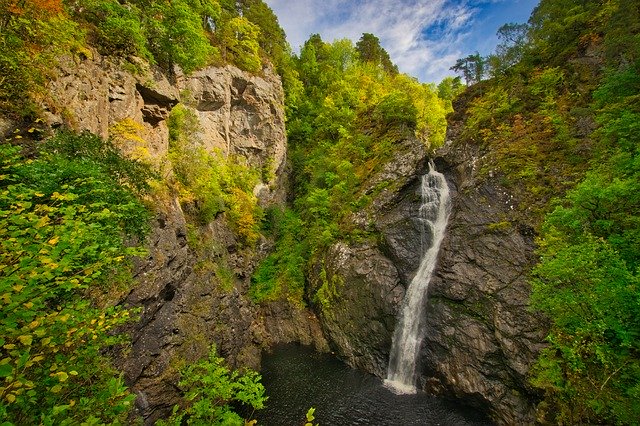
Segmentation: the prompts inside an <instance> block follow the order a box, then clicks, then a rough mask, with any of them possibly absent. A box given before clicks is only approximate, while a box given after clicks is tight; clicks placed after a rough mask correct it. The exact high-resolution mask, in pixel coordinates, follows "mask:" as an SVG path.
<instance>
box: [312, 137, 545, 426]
mask: <svg viewBox="0 0 640 426" xmlns="http://www.w3.org/2000/svg"><path fill="white" fill-rule="evenodd" d="M450 137H451V138H455V137H456V135H455V134H453V133H452V134H451V135H450ZM404 143H405V144H407V147H406V148H405V149H402V150H401V151H400V153H399V154H398V155H399V157H398V158H396V159H394V161H392V162H391V163H389V165H388V166H389V167H388V168H387V170H399V171H401V172H399V173H397V174H395V175H394V174H391V175H389V174H388V173H387V174H386V175H385V176H384V177H381V176H380V175H378V176H374V177H372V180H371V181H372V187H373V186H375V185H376V184H378V183H379V182H380V181H382V180H384V179H389V180H390V184H389V185H388V189H389V191H384V192H382V193H381V194H379V195H378V196H377V197H376V198H375V200H374V202H373V203H372V206H371V208H369V209H367V210H366V211H364V212H359V213H358V214H357V215H356V217H355V218H354V221H355V222H356V223H357V224H358V225H359V226H361V227H362V228H363V229H368V230H371V229H374V230H376V231H377V232H378V233H379V235H380V237H379V238H377V239H376V240H375V241H368V242H364V243H360V244H347V243H344V242H341V243H338V244H336V245H334V246H333V247H332V248H331V249H330V250H329V251H328V252H327V253H326V254H325V255H324V256H322V258H321V260H320V261H319V262H318V263H317V265H316V269H317V272H316V277H315V278H312V280H311V281H312V288H313V289H315V290H317V289H320V288H321V287H322V285H323V284H325V287H327V288H329V289H330V290H331V291H329V292H328V293H329V294H330V297H329V300H328V302H327V303H324V304H322V303H319V304H318V309H319V311H320V318H321V321H322V326H323V329H324V330H325V333H326V335H327V337H328V338H329V340H330V344H331V345H332V348H333V350H335V351H336V352H337V353H338V354H339V355H340V356H342V357H344V358H345V359H346V360H347V361H348V362H349V363H350V364H352V365H355V366H357V367H360V368H362V369H364V370H367V371H369V372H371V373H374V374H376V375H378V376H381V377H384V376H386V367H387V362H388V356H389V350H390V346H391V339H392V335H393V331H394V327H395V323H396V320H397V318H396V316H397V313H398V311H399V307H400V304H401V302H402V298H403V296H404V291H405V289H406V287H407V286H408V284H409V283H410V281H411V279H412V278H413V275H414V274H415V272H416V270H417V268H418V266H419V262H420V253H421V250H420V243H421V239H420V238H421V237H420V227H419V225H418V223H417V221H416V219H415V218H416V215H417V212H418V208H419V206H420V201H421V200H420V193H419V190H418V182H419V179H418V177H419V176H420V175H422V174H424V173H425V172H426V166H425V163H426V161H425V157H426V154H425V152H424V150H423V149H418V148H417V147H416V146H412V145H411V144H410V143H409V142H404ZM437 155H438V157H437V158H436V168H437V169H438V170H439V171H441V172H443V173H444V174H445V176H446V178H447V180H448V183H449V187H450V192H451V197H452V213H451V216H450V219H449V224H448V229H447V234H446V236H445V239H444V241H443V243H442V246H441V251H440V257H439V262H438V266H437V267H436V270H435V272H434V276H433V277H432V281H431V284H430V288H429V298H428V300H427V304H428V306H427V309H426V314H425V316H426V318H425V320H424V323H425V333H426V337H425V340H424V343H423V348H422V351H421V356H420V365H419V368H418V369H419V370H420V371H422V375H421V377H419V380H418V385H419V386H420V387H422V388H423V389H425V390H426V391H428V392H432V393H438V394H444V395H451V396H456V397H458V398H461V399H463V400H464V401H466V402H467V403H468V404H471V405H474V406H476V407H478V408H480V409H482V410H486V411H488V413H489V414H490V415H491V416H492V417H493V418H494V419H495V420H496V421H497V422H499V423H502V424H530V423H533V422H534V419H535V416H534V412H533V407H534V404H533V403H534V402H535V399H536V395H535V393H534V391H533V390H532V389H531V388H530V386H529V385H528V384H527V373H528V371H529V368H530V367H531V365H532V363H533V362H534V360H535V358H536V355H537V353H538V351H539V350H540V349H541V347H542V345H543V343H542V342H543V338H544V336H545V323H544V321H543V320H542V319H541V318H538V317H536V316H535V315H533V314H532V313H530V312H529V311H528V308H527V303H528V297H529V287H528V284H527V281H526V275H527V273H528V271H529V270H530V268H531V266H532V264H533V262H534V260H535V259H534V255H533V249H534V242H533V231H532V229H531V228H530V227H529V226H527V225H526V224H523V223H519V222H518V221H517V219H516V215H514V214H513V212H514V211H515V209H516V207H517V206H516V202H517V201H516V200H514V199H513V198H512V197H511V195H510V194H509V193H507V192H506V191H505V190H504V189H503V188H501V187H500V185H499V184H498V178H497V177H496V178H493V177H482V176H480V174H479V171H478V170H477V169H476V164H478V160H479V158H480V157H481V155H482V153H481V152H480V151H479V150H478V149H477V148H476V147H474V146H473V145H471V144H466V143H464V142H460V141H457V142H450V143H449V144H448V146H447V147H446V148H445V149H442V150H441V151H440V152H439V153H438V154H437ZM394 163H395V164H394ZM427 238H428V236H427Z"/></svg>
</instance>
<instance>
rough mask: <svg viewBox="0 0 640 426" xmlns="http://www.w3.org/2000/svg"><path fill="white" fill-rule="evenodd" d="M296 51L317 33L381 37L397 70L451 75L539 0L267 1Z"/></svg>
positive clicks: (430, 77) (433, 77) (328, 37)
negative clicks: (457, 64) (457, 65)
mask: <svg viewBox="0 0 640 426" xmlns="http://www.w3.org/2000/svg"><path fill="white" fill-rule="evenodd" d="M265 3H267V4H268V5H269V7H271V9H273V11H274V12H275V13H276V15H277V16H278V20H279V22H280V25H281V26H282V28H284V30H285V32H286V33H287V39H288V41H289V44H290V45H291V47H292V48H293V50H294V51H295V52H299V48H300V46H301V45H302V44H304V42H305V41H306V40H307V39H308V38H309V36H310V35H311V34H314V33H318V34H320V36H321V37H322V39H323V40H324V41H328V42H331V41H334V40H337V39H342V38H349V39H351V40H353V41H354V43H355V42H356V41H358V39H360V36H361V35H362V33H372V34H374V35H375V36H377V37H378V38H379V39H380V43H381V44H382V46H383V47H384V48H385V49H386V50H387V52H389V55H390V56H391V60H392V61H393V62H394V63H395V64H397V65H398V67H399V68H400V71H401V72H404V73H407V74H409V75H412V76H414V77H416V78H418V80H420V81H422V82H434V83H438V82H440V81H441V80H442V79H443V78H444V77H446V76H448V75H454V74H453V72H452V71H450V70H449V68H450V67H451V66H452V65H453V64H455V62H456V59H458V58H462V57H465V56H467V55H470V54H473V53H475V52H476V51H477V52H479V53H480V54H481V55H488V54H489V53H491V52H492V51H493V49H494V48H495V46H496V44H497V43H498V39H497V37H496V31H497V30H498V28H500V27H501V26H502V25H503V24H506V23H510V22H514V23H523V22H526V21H527V20H528V19H529V15H530V14H531V11H532V10H533V8H534V7H535V6H536V5H537V3H538V0H476V1H474V0H395V1H394V0H354V1H341V0H265Z"/></svg>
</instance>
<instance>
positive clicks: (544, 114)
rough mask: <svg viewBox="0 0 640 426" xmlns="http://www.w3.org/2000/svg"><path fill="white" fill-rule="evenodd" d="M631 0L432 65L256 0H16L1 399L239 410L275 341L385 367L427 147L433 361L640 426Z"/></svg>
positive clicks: (211, 414) (455, 393) (2, 234)
mask: <svg viewBox="0 0 640 426" xmlns="http://www.w3.org/2000/svg"><path fill="white" fill-rule="evenodd" d="M636 3H637V2H635V1H633V0H612V1H607V2H599V1H578V0H541V1H540V3H539V5H538V6H537V7H536V8H535V9H534V11H533V13H532V15H531V17H530V19H529V22H528V23H527V24H507V25H505V26H503V27H502V28H501V29H500V31H499V33H498V36H499V37H500V40H501V41H500V44H499V45H498V47H497V48H496V51H495V52H494V53H493V54H491V55H489V56H488V57H481V56H480V55H477V54H476V55H470V56H468V57H466V58H461V59H460V60H458V62H457V63H456V64H455V65H454V66H453V67H452V70H454V71H456V72H459V73H460V74H461V77H462V78H453V77H448V78H446V79H444V80H443V81H442V82H440V83H439V84H438V85H436V84H426V83H420V82H419V81H417V80H416V79H415V78H412V77H411V76H408V75H406V74H402V73H400V72H399V71H398V67H397V66H396V65H394V64H393V62H392V61H391V59H390V56H389V54H388V53H387V51H386V50H385V49H384V48H383V47H382V46H381V44H380V40H379V39H378V38H377V37H376V36H375V35H373V34H369V33H364V34H362V36H361V37H360V39H359V40H358V41H357V42H355V43H354V42H353V41H351V40H348V39H340V40H335V41H332V42H327V41H325V40H323V39H322V37H321V36H320V35H318V34H314V35H311V36H310V38H309V39H308V40H307V41H306V42H305V44H304V45H303V46H301V49H300V52H299V53H298V54H294V53H292V52H291V49H290V47H289V46H288V44H287V42H286V38H285V34H284V31H283V30H282V28H281V27H280V25H279V23H278V19H277V17H276V16H275V15H274V13H273V12H272V10H271V9H270V8H269V7H268V6H267V5H266V4H265V3H264V2H262V1H261V0H242V1H238V2H235V1H234V2H231V1H227V0H172V1H157V2H150V1H146V0H127V1H120V0H91V1H86V2H77V1H62V0H20V1H18V0H9V1H5V2H3V3H2V5H0V11H1V15H0V16H1V18H0V76H1V77H0V133H1V134H2V137H3V142H2V144H0V158H1V167H2V171H1V172H0V188H1V191H0V240H1V241H2V242H1V243H0V244H1V247H2V249H1V251H0V307H1V313H0V329H1V330H2V333H1V334H0V336H2V337H0V378H2V380H3V382H2V384H1V385H0V386H1V387H0V417H1V418H2V419H3V421H5V420H6V421H7V422H8V423H7V424H28V423H34V424H35V423H38V422H39V423H40V424H81V423H83V422H84V423H87V424H121V423H125V422H144V423H145V424H155V423H156V422H158V424H181V422H187V423H189V424H191V423H193V422H195V423H197V422H205V423H206V424H244V422H245V421H249V420H250V419H243V418H242V416H250V414H247V413H251V410H252V409H259V408H260V407H261V406H263V405H264V403H265V399H264V395H265V394H264V392H265V390H264V388H263V387H262V385H261V384H260V382H259V376H258V375H257V374H256V373H255V372H253V371H252V370H249V369H259V367H260V357H261V352H262V351H263V350H265V349H269V348H271V347H273V345H275V344H277V343H285V342H297V343H303V344H312V345H314V346H315V347H316V349H317V350H319V351H331V352H334V353H335V354H336V355H337V356H339V357H340V358H341V359H343V360H344V361H345V362H347V363H348V364H350V365H352V366H355V367H357V368H359V369H361V370H364V371H366V372H369V373H372V374H374V375H377V376H379V377H385V376H386V370H387V366H388V364H389V357H390V348H391V346H392V340H393V336H394V330H395V328H396V327H397V325H398V324H399V323H400V322H401V321H400V320H399V316H400V312H401V310H402V306H403V300H404V297H405V294H406V293H408V288H409V287H410V285H411V282H412V280H413V278H414V276H415V275H416V271H418V269H419V268H420V264H421V259H422V254H423V253H422V252H423V251H424V247H425V244H426V245H428V244H431V241H432V240H433V239H434V238H435V237H434V236H433V235H431V234H429V232H427V233H426V234H425V231H424V229H423V227H422V225H421V222H420V220H419V219H418V217H417V212H418V211H419V210H420V209H421V205H422V203H423V201H424V200H423V199H422V198H421V197H422V195H421V189H420V188H421V179H422V176H423V175H425V174H426V173H427V172H428V171H429V170H431V169H432V168H435V169H437V170H438V171H440V172H441V173H442V175H443V179H445V181H446V183H448V188H449V189H448V191H449V192H450V196H451V214H450V217H449V222H448V225H447V228H446V234H445V235H444V239H443V241H442V246H441V248H440V252H439V255H438V262H437V264H436V267H435V270H434V271H433V275H432V276H430V277H429V280H431V282H430V284H429V287H428V298H426V299H425V300H426V301H425V302H424V305H425V307H426V313H425V314H424V315H423V318H422V319H421V322H420V323H419V324H420V330H421V331H420V333H421V334H420V335H421V338H424V343H423V344H422V345H418V348H417V351H418V352H417V366H416V370H417V373H416V375H415V378H414V380H415V384H416V387H417V388H418V389H419V390H422V391H426V392H429V393H431V394H437V395H444V396H447V397H455V398H457V400H458V401H460V403H462V404H468V405H471V406H474V407H476V408H479V409H480V410H482V411H484V412H486V413H487V414H488V415H489V416H491V418H492V419H493V420H494V421H496V422H498V423H500V424H533V423H557V424H565V423H567V424H578V423H589V424H591V423H594V424H599V423H604V424H614V423H615V424H635V423H636V422H637V419H638V418H640V404H639V403H638V400H639V399H638V397H639V392H640V356H639V351H640V343H639V342H640V316H639V315H638V303H640V299H639V297H640V293H639V292H638V279H639V278H638V273H639V271H640V263H639V262H640V219H639V216H638V212H640V162H639V160H638V158H639V157H638V148H637V146H638V144H637V136H636V135H637V133H638V130H639V129H638V127H639V125H638V123H640V104H639V103H638V99H639V97H638V96H639V93H640V5H638V4H636ZM463 80H464V81H463ZM465 83H466V85H465ZM430 163H431V166H429V164H430ZM107 365H108V367H105V366H107ZM243 405H244V406H245V407H252V409H248V410H244V411H243V410H239V411H238V412H239V413H240V414H237V413H236V412H235V411H234V409H236V408H239V407H240V406H243ZM174 406H175V407H176V408H175V409H174ZM232 407H233V408H232ZM172 413H173V414H172ZM162 419H164V420H162ZM302 420H303V419H300V422H301V421H302ZM163 421H165V422H168V423H163ZM294 421H298V419H294ZM84 423H83V424H84Z"/></svg>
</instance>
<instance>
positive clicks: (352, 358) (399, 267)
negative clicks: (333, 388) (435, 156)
mask: <svg viewBox="0 0 640 426" xmlns="http://www.w3.org/2000/svg"><path fill="white" fill-rule="evenodd" d="M399 144H400V145H401V146H400V148H399V149H398V150H397V151H396V154H395V157H394V158H392V159H391V161H389V162H388V163H387V164H386V165H385V166H384V167H383V169H382V170H381V171H380V172H378V173H377V174H375V175H374V176H372V177H371V179H370V180H369V182H368V184H367V188H365V192H368V193H371V194H373V191H374V188H376V187H379V186H380V184H381V183H384V185H383V187H384V189H382V190H381V191H380V192H379V193H377V194H375V198H374V200H373V202H372V203H371V205H370V206H369V207H368V208H366V209H364V210H362V211H359V212H357V213H356V214H355V215H354V217H353V218H352V220H353V222H354V223H356V224H358V225H359V226H360V227H361V228H362V229H364V230H366V231H369V232H372V233H374V234H376V235H379V236H380V238H371V239H369V240H367V241H364V242H360V243H351V244H350V243H346V242H340V243H337V244H335V245H333V246H332V247H331V248H330V249H329V250H328V251H327V252H326V253H325V254H324V255H323V256H321V257H320V258H319V259H318V260H317V262H316V263H315V270H314V273H313V274H312V275H311V277H310V278H309V279H310V286H309V290H310V292H311V293H313V294H316V293H318V296H317V297H316V299H317V303H316V310H318V312H319V316H320V319H321V321H322V327H323V330H324V332H325V335H326V336H327V338H328V339H329V340H330V342H331V346H332V349H333V350H334V351H335V352H337V353H338V354H339V355H340V356H341V357H342V358H344V359H345V360H346V361H347V362H348V363H349V364H351V365H353V366H355V367H358V368H361V369H363V370H365V371H369V372H371V373H374V374H376V375H378V376H380V377H384V376H385V375H386V370H387V363H388V360H389V350H390V348H391V338H392V336H393V331H394V327H395V322H396V316H397V312H398V309H399V307H400V303H401V302H402V298H403V297H404V292H405V288H406V287H407V286H408V283H409V282H410V280H411V278H412V274H413V270H415V269H417V267H418V264H419V262H420V259H419V255H417V254H416V253H415V252H414V251H417V252H419V247H420V233H419V227H418V225H417V224H416V223H415V220H414V218H415V212H417V210H418V208H419V206H420V202H421V199H420V191H419V182H420V180H419V177H420V176H421V175H422V174H423V173H424V172H425V170H426V161H425V148H424V145H423V144H422V143H421V142H419V141H417V140H404V141H401V142H399ZM411 268H413V270H410V269H411Z"/></svg>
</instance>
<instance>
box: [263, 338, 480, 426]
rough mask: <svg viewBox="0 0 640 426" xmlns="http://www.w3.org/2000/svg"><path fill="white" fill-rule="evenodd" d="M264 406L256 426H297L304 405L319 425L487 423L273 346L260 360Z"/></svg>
mask: <svg viewBox="0 0 640 426" xmlns="http://www.w3.org/2000/svg"><path fill="white" fill-rule="evenodd" d="M261 373H262V383H263V384H264V386H265V387H266V389H267V394H268V396H269V400H268V401H267V408H266V409H264V410H260V411H259V412H256V414H255V415H254V416H255V417H256V418H257V419H258V425H264V426H301V425H303V424H304V420H305V414H306V412H307V410H308V409H309V407H315V408H316V412H315V417H316V420H315V421H314V423H318V424H320V426H350V425H375V426H396V425H398V426H400V425H402V426H405V425H406V426H409V425H451V426H466V425H469V426H471V425H487V424H490V423H489V422H488V421H487V419H486V418H484V417H483V416H482V415H481V414H479V413H477V412H476V411H474V410H472V409H470V408H466V407H464V406H462V405H461V404H460V403H457V402H455V401H447V400H444V399H442V398H436V397H433V396H429V395H426V394H424V393H416V394H413V395H396V394H394V393H393V392H391V391H390V390H389V389H387V388H386V387H384V385H383V383H382V380H381V379H379V378H377V377H375V376H372V375H370V374H366V373H363V372H361V371H358V370H355V369H353V368H350V367H349V366H347V365H346V364H344V363H343V362H341V361H340V360H338V359H337V358H335V357H333V356H331V355H329V354H321V353H318V352H316V351H315V350H314V349H313V348H310V347H305V346H299V345H283V346H277V347H276V348H275V350H274V352H273V353H272V354H266V355H264V356H263V358H262V372H261Z"/></svg>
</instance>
